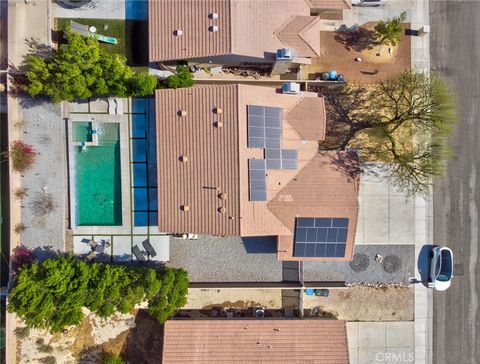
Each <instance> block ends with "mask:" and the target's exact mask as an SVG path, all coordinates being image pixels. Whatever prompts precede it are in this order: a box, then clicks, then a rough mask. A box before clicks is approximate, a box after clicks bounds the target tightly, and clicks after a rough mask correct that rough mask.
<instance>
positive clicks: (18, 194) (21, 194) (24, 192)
mask: <svg viewBox="0 0 480 364" xmlns="http://www.w3.org/2000/svg"><path fill="white" fill-rule="evenodd" d="M13 194H14V195H15V197H16V198H18V199H19V200H23V198H24V197H25V196H26V195H27V189H26V188H23V187H19V188H17V189H16V190H15V192H14V193H13Z"/></svg>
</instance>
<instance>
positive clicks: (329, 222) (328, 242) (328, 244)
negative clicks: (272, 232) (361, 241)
mask: <svg viewBox="0 0 480 364" xmlns="http://www.w3.org/2000/svg"><path fill="white" fill-rule="evenodd" d="M348 223H349V219H348V218H304V217H302V218H297V221H296V227H295V246H294V252H293V255H294V256H295V257H330V258H332V257H333V258H342V257H344V256H345V248H346V245H347V235H348Z"/></svg>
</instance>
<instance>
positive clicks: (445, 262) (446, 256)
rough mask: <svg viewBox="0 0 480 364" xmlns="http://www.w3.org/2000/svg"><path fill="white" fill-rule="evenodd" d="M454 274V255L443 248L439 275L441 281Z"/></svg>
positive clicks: (448, 278) (438, 278)
mask: <svg viewBox="0 0 480 364" xmlns="http://www.w3.org/2000/svg"><path fill="white" fill-rule="evenodd" d="M451 276H452V255H451V254H450V252H449V251H448V250H442V253H441V268H440V273H439V274H438V276H437V280H439V281H448V280H450V278H451Z"/></svg>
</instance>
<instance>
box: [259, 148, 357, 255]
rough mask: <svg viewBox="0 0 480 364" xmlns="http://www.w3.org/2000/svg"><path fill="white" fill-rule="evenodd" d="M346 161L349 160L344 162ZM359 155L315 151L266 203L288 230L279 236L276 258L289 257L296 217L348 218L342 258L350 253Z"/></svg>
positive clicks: (353, 240) (355, 215) (351, 252)
mask: <svg viewBox="0 0 480 364" xmlns="http://www.w3.org/2000/svg"><path fill="white" fill-rule="evenodd" d="M347 161H348V162H347ZM352 170H354V171H355V172H358V159H356V158H349V157H346V156H345V155H342V154H338V153H337V152H322V153H317V154H316V155H315V157H314V158H313V159H312V160H311V161H310V162H309V163H308V164H307V165H306V166H305V167H304V168H303V169H302V170H301V171H300V172H299V173H298V174H297V175H296V176H295V179H293V180H292V181H290V182H289V183H288V185H286V186H285V188H283V189H282V190H281V191H280V192H279V193H278V194H277V195H276V196H275V197H274V198H273V199H272V200H271V201H270V202H269V203H268V208H269V209H270V211H272V212H273V214H274V215H275V216H276V217H277V218H278V219H279V220H281V221H282V222H283V223H284V224H285V225H286V226H287V227H288V228H289V230H290V231H291V234H285V235H283V236H281V237H280V238H279V244H278V245H279V246H278V251H279V259H281V260H322V259H319V258H298V257H295V258H292V254H293V232H294V229H295V218H296V217H339V218H342V217H346V218H348V219H349V220H350V221H349V226H348V235H347V246H346V251H345V258H341V259H338V258H324V259H323V260H335V259H337V260H349V259H351V257H352V254H353V245H354V243H355V232H356V226H357V214H358V185H359V177H358V173H355V172H352Z"/></svg>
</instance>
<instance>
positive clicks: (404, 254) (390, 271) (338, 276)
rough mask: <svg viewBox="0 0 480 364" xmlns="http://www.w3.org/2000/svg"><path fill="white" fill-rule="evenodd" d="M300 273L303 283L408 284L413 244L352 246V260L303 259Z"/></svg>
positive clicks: (411, 270) (413, 249)
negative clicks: (301, 272) (320, 260)
mask: <svg viewBox="0 0 480 364" xmlns="http://www.w3.org/2000/svg"><path fill="white" fill-rule="evenodd" d="M377 254H378V256H377ZM376 256H377V259H376ZM304 272H305V273H304V280H305V282H309V281H320V282H322V281H345V282H346V283H350V284H352V283H369V284H378V283H379V284H403V285H408V284H410V278H412V277H414V276H415V246H414V245H356V246H355V252H354V257H353V261H352V262H305V263H304Z"/></svg>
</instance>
